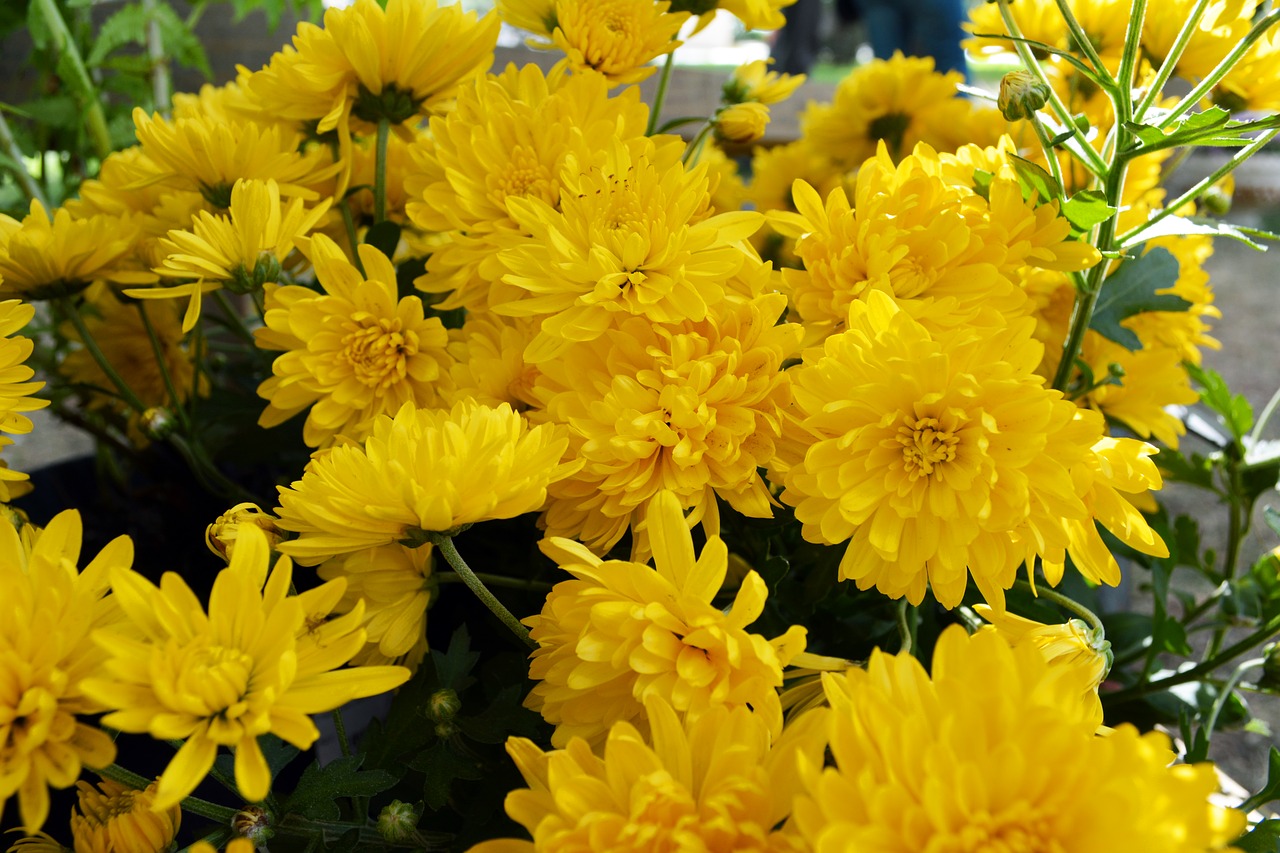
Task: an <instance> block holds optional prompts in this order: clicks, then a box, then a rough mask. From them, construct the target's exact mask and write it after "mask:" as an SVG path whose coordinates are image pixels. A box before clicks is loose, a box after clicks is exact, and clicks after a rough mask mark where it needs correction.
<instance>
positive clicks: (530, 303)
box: [494, 139, 763, 363]
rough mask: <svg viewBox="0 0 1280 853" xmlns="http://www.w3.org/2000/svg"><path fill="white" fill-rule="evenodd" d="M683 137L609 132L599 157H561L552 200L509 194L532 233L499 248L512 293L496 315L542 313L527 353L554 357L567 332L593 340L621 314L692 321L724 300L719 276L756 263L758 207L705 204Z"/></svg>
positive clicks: (701, 171) (703, 179) (700, 171)
mask: <svg viewBox="0 0 1280 853" xmlns="http://www.w3.org/2000/svg"><path fill="white" fill-rule="evenodd" d="M682 147H683V146H679V145H668V144H655V143H654V142H653V141H652V140H649V139H642V140H638V141H637V142H636V144H634V145H632V146H628V145H625V144H623V143H621V142H614V143H613V144H612V145H611V146H610V147H609V150H608V154H607V158H608V159H607V161H606V163H605V165H603V166H602V167H595V168H586V167H585V164H581V165H580V166H579V168H580V169H581V171H578V172H575V170H574V168H573V166H574V164H573V163H572V161H571V163H570V166H569V167H566V169H565V172H564V175H563V181H564V185H565V189H564V191H563V192H562V194H561V200H560V205H559V207H558V208H557V207H553V206H552V205H550V204H548V203H546V202H545V201H542V200H541V199H537V198H508V200H507V207H508V209H509V210H511V212H512V215H513V217H514V218H515V220H516V222H517V224H518V225H519V226H520V227H521V228H522V229H524V230H525V232H526V233H527V234H529V235H531V236H530V237H528V238H524V239H521V240H519V241H518V242H516V243H515V245H513V246H512V247H511V248H509V249H505V250H504V251H503V252H502V254H501V255H500V257H499V260H500V261H501V262H502V264H503V265H504V266H506V268H507V269H508V270H510V273H509V274H508V275H507V276H506V277H505V279H504V280H505V281H506V282H507V283H508V284H510V285H513V286H514V287H516V288H519V290H520V291H522V292H523V293H522V296H521V298H518V299H515V300H512V301H507V302H503V303H500V304H497V305H495V306H494V310H495V311H497V312H498V313H499V314H506V315H509V316H543V317H545V319H544V320H543V321H542V331H541V333H540V334H539V335H538V337H537V338H535V339H534V341H533V343H532V344H531V345H530V346H529V348H528V349H526V350H525V360H526V361H530V362H533V363H538V362H541V361H545V360H547V359H550V358H554V357H555V356H556V355H558V354H559V353H560V351H561V350H563V349H564V347H565V346H566V345H567V344H568V343H569V342H570V341H591V340H595V339H596V338H598V337H600V336H601V335H602V334H604V332H605V331H606V330H607V329H608V328H610V327H611V326H613V325H616V324H617V323H618V322H620V321H621V320H623V319H625V318H626V317H627V316H629V315H638V316H643V317H646V318H647V319H649V320H651V321H653V322H656V323H680V322H683V321H685V320H693V321H700V320H703V319H705V318H706V317H707V313H708V310H709V308H710V307H711V306H713V305H715V304H716V303H718V302H720V301H721V300H722V299H723V298H724V282H725V280H726V279H727V278H730V277H731V276H733V275H735V274H736V273H737V272H738V271H739V270H741V269H742V268H743V266H744V265H747V264H749V263H759V261H758V260H756V259H755V257H754V254H753V253H752V252H750V250H749V249H748V248H747V247H746V246H745V245H744V243H743V241H745V240H746V239H747V238H749V237H750V236H751V235H752V234H753V233H755V231H756V229H758V228H759V227H760V223H761V221H762V219H763V218H762V217H761V216H760V214H758V213H753V212H749V211H733V212H727V213H718V214H714V215H710V214H711V210H710V194H709V191H708V189H709V188H708V181H707V170H706V167H705V166H697V167H695V168H693V169H692V170H688V171H686V170H685V168H684V165H683V164H682V163H681V162H680V151H681V149H682Z"/></svg>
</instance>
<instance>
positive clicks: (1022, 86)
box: [996, 71, 1049, 121]
mask: <svg viewBox="0 0 1280 853" xmlns="http://www.w3.org/2000/svg"><path fill="white" fill-rule="evenodd" d="M1048 102H1049V87H1048V86H1046V85H1045V84H1044V83H1042V82H1040V80H1039V79H1037V78H1036V76H1035V75H1034V74H1032V73H1031V72H1029V71H1010V72H1009V73H1008V74H1006V75H1004V76H1003V77H1001V78H1000V96H999V97H998V98H997V99H996V105H997V106H998V107H1000V114H1001V115H1003V116H1004V117H1005V118H1006V119H1008V120H1009V121H1018V120H1019V119H1024V118H1031V117H1032V116H1034V115H1035V114H1036V110H1038V109H1040V108H1041V107H1043V106H1044V105H1045V104H1047V103H1048Z"/></svg>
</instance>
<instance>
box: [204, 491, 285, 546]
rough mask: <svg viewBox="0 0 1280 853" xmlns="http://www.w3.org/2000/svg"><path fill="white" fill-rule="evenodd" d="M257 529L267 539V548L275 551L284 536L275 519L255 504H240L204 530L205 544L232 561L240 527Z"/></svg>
mask: <svg viewBox="0 0 1280 853" xmlns="http://www.w3.org/2000/svg"><path fill="white" fill-rule="evenodd" d="M242 524H249V525H252V526H254V527H257V528H258V529H259V530H261V531H262V532H263V533H264V534H266V537H267V547H269V548H272V549H274V548H275V547H276V546H277V545H279V544H280V540H281V539H282V538H283V537H284V534H282V533H281V532H280V528H278V527H276V520H275V518H274V517H273V516H272V515H271V514H270V513H268V512H264V511H263V510H262V507H260V506H258V505H257V504H255V503H248V502H246V503H238V504H236V505H235V506H233V507H231V509H229V510H227V511H226V512H224V513H223V514H222V515H220V516H218V517H217V518H216V519H214V522H213V524H210V525H209V526H208V527H206V528H205V530H204V544H205V545H207V546H208V547H209V550H210V551H212V552H213V553H215V554H217V555H218V556H219V557H221V558H222V559H224V560H230V559H231V554H232V553H233V552H234V551H235V548H236V540H237V539H239V538H240V525H242Z"/></svg>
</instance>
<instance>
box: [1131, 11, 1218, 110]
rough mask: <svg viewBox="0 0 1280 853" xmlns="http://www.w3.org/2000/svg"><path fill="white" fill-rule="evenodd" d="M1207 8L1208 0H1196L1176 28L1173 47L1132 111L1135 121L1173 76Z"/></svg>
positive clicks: (1147, 108)
mask: <svg viewBox="0 0 1280 853" xmlns="http://www.w3.org/2000/svg"><path fill="white" fill-rule="evenodd" d="M1208 8H1209V0H1196V5H1195V6H1194V7H1192V9H1191V13H1190V14H1189V15H1188V16H1187V20H1186V21H1184V22H1183V24H1182V29H1180V30H1178V37H1177V38H1175V39H1174V40H1173V47H1171V48H1169V53H1168V54H1167V55H1166V56H1165V58H1164V61H1163V62H1161V63H1160V70H1159V71H1158V72H1156V78H1155V80H1153V81H1151V86H1150V88H1149V89H1147V93H1146V94H1145V95H1143V96H1142V100H1141V101H1139V102H1138V106H1137V108H1136V109H1135V110H1134V113H1133V115H1134V120H1135V121H1141V120H1142V117H1143V116H1144V115H1146V114H1147V110H1149V109H1150V108H1151V105H1152V104H1154V103H1155V101H1156V98H1158V97H1160V93H1161V92H1163V91H1164V86H1165V84H1166V83H1168V82H1169V78H1170V77H1172V76H1173V70H1174V69H1175V68H1176V67H1177V66H1178V62H1179V61H1180V60H1181V59H1182V54H1183V53H1184V52H1185V51H1186V49H1187V45H1188V44H1189V43H1190V42H1191V37H1192V36H1193V35H1195V33H1196V30H1197V29H1199V27H1200V19H1201V18H1203V17H1204V13H1205V10H1206V9H1208Z"/></svg>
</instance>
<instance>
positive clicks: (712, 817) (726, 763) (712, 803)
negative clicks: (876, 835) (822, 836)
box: [468, 696, 821, 853]
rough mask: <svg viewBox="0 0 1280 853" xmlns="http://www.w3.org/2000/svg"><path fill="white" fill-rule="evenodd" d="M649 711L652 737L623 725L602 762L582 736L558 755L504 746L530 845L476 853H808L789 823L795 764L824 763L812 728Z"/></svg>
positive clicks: (713, 713)
mask: <svg viewBox="0 0 1280 853" xmlns="http://www.w3.org/2000/svg"><path fill="white" fill-rule="evenodd" d="M645 706H646V709H647V713H648V717H649V720H650V723H651V726H650V728H651V734H650V735H649V736H645V735H642V734H641V733H640V732H639V731H637V730H636V729H635V728H634V727H633V726H632V725H630V724H629V723H625V722H619V723H617V724H615V725H614V726H613V727H612V728H611V729H610V730H609V736H608V740H607V741H606V742H605V745H604V749H603V752H602V753H601V754H600V755H596V754H594V753H593V752H592V751H591V748H590V746H589V745H588V744H587V743H586V742H585V741H583V740H581V739H577V738H575V739H573V740H571V741H569V743H568V744H567V745H566V746H565V748H563V749H558V750H555V751H552V752H543V751H542V750H541V749H539V748H538V746H537V745H536V744H535V743H533V741H530V740H527V739H525V738H511V739H510V740H508V741H507V752H508V754H509V755H510V756H511V757H512V759H513V760H514V761H515V763H516V766H517V767H518V768H519V769H520V773H521V775H522V776H524V779H525V783H526V784H527V785H528V786H529V787H528V788H518V789H516V790H514V791H512V792H511V793H510V794H508V795H507V801H506V809H507V814H508V815H509V816H510V817H511V818H512V820H514V821H516V822H517V823H519V824H521V825H522V826H523V827H524V828H525V829H526V830H528V832H529V834H530V835H531V836H533V840H532V841H521V840H517V839H514V838H503V839H497V840H494V841H486V842H483V843H481V844H477V845H476V846H474V847H472V848H471V849H470V850H469V851H468V853H535V851H545V853H596V851H601V850H608V851H612V853H626V851H634V853H642V851H643V853H648V851H656V850H690V851H692V850H707V851H711V850H715V851H722V850H723V851H730V850H732V851H742V853H801V851H803V850H805V849H806V847H805V845H804V844H803V842H802V841H801V840H800V839H799V838H798V837H796V835H795V832H794V830H793V829H792V828H790V827H789V826H784V821H785V820H786V818H787V816H788V814H789V813H790V811H791V802H792V799H793V797H794V795H795V794H796V792H797V790H798V780H797V776H796V769H795V768H796V765H797V762H798V760H799V755H800V754H807V756H808V757H809V759H810V760H812V761H821V741H820V739H819V738H816V737H815V736H814V734H815V733H814V732H811V731H810V730H809V729H811V728H812V726H810V725H807V724H806V725H803V726H801V727H798V728H797V729H796V730H795V731H794V732H792V731H790V730H789V731H788V732H787V733H786V734H784V735H783V736H782V739H781V740H778V739H777V738H776V737H774V736H771V733H770V731H769V728H768V726H766V725H765V724H764V723H763V721H761V720H760V719H759V717H758V716H757V715H754V714H752V713H750V712H749V711H747V710H746V709H745V708H735V709H733V710H729V709H726V708H723V707H721V708H715V709H712V710H709V711H707V712H705V713H703V714H701V715H698V716H693V715H690V716H686V717H685V718H684V719H683V720H681V719H680V717H679V716H678V715H677V714H676V713H675V712H674V711H673V710H672V708H671V706H670V705H669V704H668V703H667V702H665V701H664V700H662V699H661V698H659V697H656V696H654V697H650V698H649V699H648V700H646V702H645ZM815 721H816V718H815ZM780 827H781V828H780Z"/></svg>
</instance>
